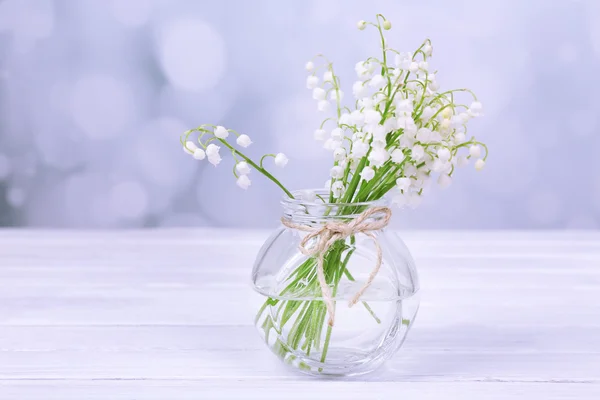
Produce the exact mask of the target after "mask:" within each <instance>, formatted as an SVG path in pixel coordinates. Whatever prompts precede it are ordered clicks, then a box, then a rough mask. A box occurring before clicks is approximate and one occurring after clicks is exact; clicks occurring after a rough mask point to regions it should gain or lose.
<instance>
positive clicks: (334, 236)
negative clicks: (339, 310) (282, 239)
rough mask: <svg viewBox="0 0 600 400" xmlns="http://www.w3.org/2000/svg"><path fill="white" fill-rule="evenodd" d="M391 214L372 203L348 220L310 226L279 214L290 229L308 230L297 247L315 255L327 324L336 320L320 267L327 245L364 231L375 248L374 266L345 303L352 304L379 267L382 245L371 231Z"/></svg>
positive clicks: (380, 225) (328, 288)
mask: <svg viewBox="0 0 600 400" xmlns="http://www.w3.org/2000/svg"><path fill="white" fill-rule="evenodd" d="M377 213H381V214H383V218H380V219H376V220H369V217H371V216H372V215H373V214H377ZM391 217H392V210H390V209H389V208H388V207H373V208H369V209H368V210H366V211H364V212H363V213H361V214H360V215H359V216H358V217H356V218H355V219H353V220H352V221H350V222H348V223H343V222H332V221H329V222H327V223H326V224H325V225H323V226H321V227H313V226H309V225H302V224H296V223H294V222H292V221H290V220H289V219H287V218H281V223H282V224H283V225H284V226H286V227H288V228H291V229H297V230H299V231H303V232H309V233H308V235H306V236H305V237H304V239H302V242H300V245H299V248H300V251H301V252H302V254H304V255H306V256H309V257H316V259H317V277H318V278H319V285H320V286H321V293H322V294H323V300H324V301H325V304H326V306H327V312H328V313H329V322H328V323H329V325H330V326H333V322H334V320H335V306H334V304H333V298H332V295H331V288H330V287H329V285H328V284H327V281H326V280H325V272H324V271H323V260H324V257H325V254H326V253H327V251H328V250H329V248H330V247H331V246H332V245H333V244H334V243H335V242H336V241H338V240H343V239H346V238H347V237H349V236H352V235H355V234H357V233H362V234H364V235H367V236H368V237H370V238H371V239H372V240H373V243H375V249H376V251H377V259H376V261H375V267H374V268H373V270H372V271H371V274H370V275H369V279H367V281H366V282H365V284H364V285H363V287H362V288H360V290H359V291H358V292H356V294H355V295H354V296H353V297H352V299H351V300H350V302H349V303H348V307H352V306H353V305H355V304H356V303H357V302H358V300H359V299H360V297H361V296H362V295H363V293H364V292H365V290H367V289H368V288H369V286H370V285H371V283H373V279H375V276H377V273H378V272H379V268H381V258H382V254H381V247H380V246H379V243H378V242H377V238H376V237H375V235H374V234H373V231H377V230H379V229H383V228H385V227H386V226H387V224H388V223H389V222H390V218H391ZM313 239H317V240H316V241H315V242H314V243H313V244H312V246H308V243H309V242H311V240H313Z"/></svg>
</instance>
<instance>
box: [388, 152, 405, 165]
mask: <svg viewBox="0 0 600 400" xmlns="http://www.w3.org/2000/svg"><path fill="white" fill-rule="evenodd" d="M390 156H391V157H392V161H393V162H395V163H396V164H400V163H401V162H402V161H404V153H403V152H402V150H400V149H395V150H394V151H392V153H391V154H390Z"/></svg>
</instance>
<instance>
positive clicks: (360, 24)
mask: <svg viewBox="0 0 600 400" xmlns="http://www.w3.org/2000/svg"><path fill="white" fill-rule="evenodd" d="M356 27H357V28H358V29H360V30H361V31H362V30H363V29H365V28H366V27H367V22H366V21H363V20H360V21H358V23H357V24H356Z"/></svg>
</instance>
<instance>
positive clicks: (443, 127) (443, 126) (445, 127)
mask: <svg viewBox="0 0 600 400" xmlns="http://www.w3.org/2000/svg"><path fill="white" fill-rule="evenodd" d="M451 127H452V121H450V120H449V119H443V120H442V122H441V123H440V131H441V132H445V133H448V132H449V131H450V128H451Z"/></svg>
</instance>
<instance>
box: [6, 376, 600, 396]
mask: <svg viewBox="0 0 600 400" xmlns="http://www.w3.org/2000/svg"><path fill="white" fill-rule="evenodd" d="M0 393H3V398H4V399H31V398H39V399H44V400H80V399H90V400H93V399H100V400H106V399H111V400H121V399H138V400H142V399H144V400H164V399H175V398H176V399H178V400H186V399H189V400H198V399H211V400H230V399H247V400H269V399H273V400H281V399H290V400H295V399H298V400H305V399H342V400H365V399H369V400H388V399H394V398H403V399H404V398H406V399H415V400H439V399H442V398H443V399H444V400H482V399H485V400H506V399H511V400H533V399H543V400H571V399H573V400H574V399H577V400H583V399H590V400H593V399H597V398H598V397H599V396H600V385H597V384H585V383H578V382H575V383H569V382H555V383H539V382H517V383H515V382H502V381H483V382H410V381H409V382H406V381H405V382H348V381H325V380H312V381H301V382H290V381H285V380H284V381H275V380H273V379H263V380H256V379H247V378H240V379H235V380H230V379H220V378H209V379H201V380H162V381H148V380H120V381H114V380H109V381H103V380H101V381H81V380H51V381H31V380H24V381H9V382H6V381H5V382H0Z"/></svg>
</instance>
